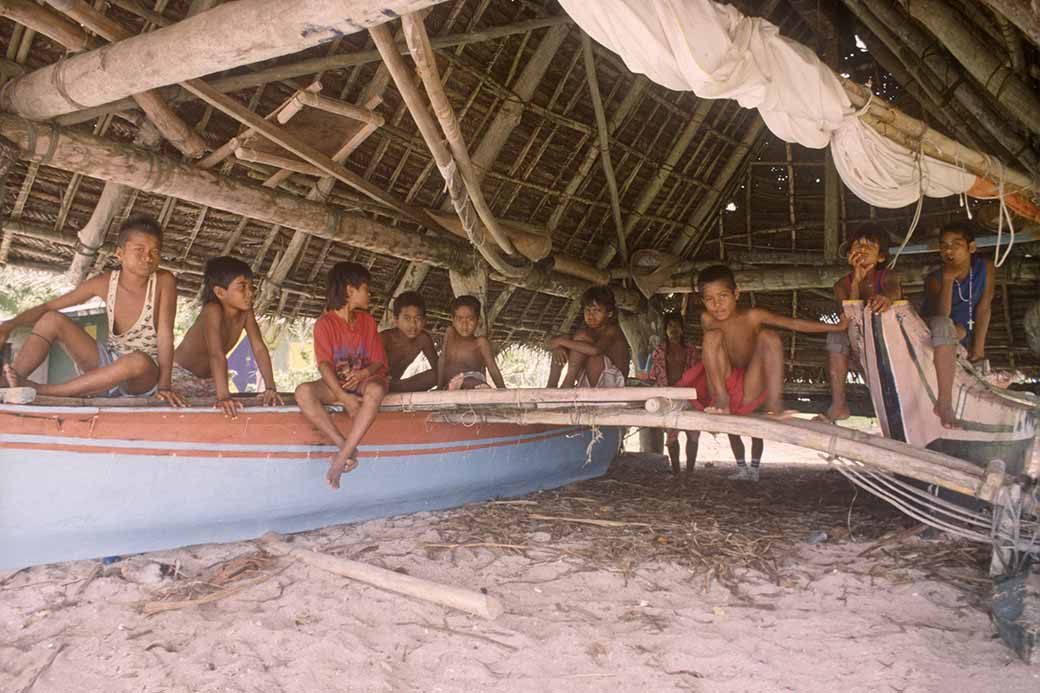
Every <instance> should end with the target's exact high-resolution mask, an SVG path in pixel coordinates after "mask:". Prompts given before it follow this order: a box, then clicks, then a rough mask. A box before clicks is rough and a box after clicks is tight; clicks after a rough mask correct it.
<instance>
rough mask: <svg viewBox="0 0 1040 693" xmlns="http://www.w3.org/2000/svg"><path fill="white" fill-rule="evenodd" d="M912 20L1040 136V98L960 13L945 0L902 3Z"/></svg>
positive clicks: (906, 1)
mask: <svg viewBox="0 0 1040 693" xmlns="http://www.w3.org/2000/svg"><path fill="white" fill-rule="evenodd" d="M901 2H902V3H903V5H904V7H906V9H907V11H908V12H909V13H910V16H911V17H913V18H914V19H916V20H917V21H919V22H920V23H921V24H923V25H924V26H925V27H927V28H928V30H929V31H930V32H931V33H932V34H933V35H934V36H935V37H936V38H938V39H939V41H940V42H942V44H943V47H945V48H946V50H948V51H949V52H950V53H951V54H952V55H953V56H954V57H955V58H957V61H958V62H960V64H961V65H963V66H964V67H965V69H967V71H968V73H969V74H970V75H971V76H972V77H974V78H975V80H976V81H977V82H978V83H979V84H981V85H982V86H983V87H984V88H985V89H986V91H988V92H989V93H990V94H992V95H993V97H994V98H995V99H996V100H997V101H999V102H1000V104H1001V105H1002V106H1004V108H1006V109H1007V110H1008V111H1009V112H1010V113H1011V114H1012V115H1014V116H1015V118H1016V119H1017V120H1018V121H1019V122H1021V123H1022V124H1023V125H1025V126H1026V128H1028V129H1029V130H1030V131H1031V132H1033V133H1034V134H1040V96H1038V95H1037V91H1036V89H1035V88H1033V87H1032V86H1031V85H1030V84H1029V82H1028V81H1027V79H1023V78H1022V77H1020V76H1019V75H1017V74H1015V72H1014V71H1013V70H1012V69H1011V68H1010V67H1007V66H1005V65H1004V64H1003V62H1002V61H1001V59H1000V56H999V55H997V54H996V53H995V52H994V51H992V50H990V49H989V47H988V46H987V44H986V42H985V41H983V40H981V39H980V38H979V37H978V36H977V35H976V34H975V32H974V30H973V29H972V28H971V27H969V26H965V24H964V21H963V19H962V18H961V15H960V13H958V12H957V11H956V10H955V9H954V8H952V7H951V6H950V5H949V4H947V3H946V2H944V1H943V0H913V1H912V2H909V1H908V0H901Z"/></svg>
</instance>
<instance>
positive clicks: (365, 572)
mask: <svg viewBox="0 0 1040 693" xmlns="http://www.w3.org/2000/svg"><path fill="white" fill-rule="evenodd" d="M260 543H261V544H262V545H263V546H264V547H265V548H267V549H269V550H270V549H274V550H275V552H277V553H278V554H279V555H282V556H284V557H287V558H295V559H296V560H298V561H300V562H301V563H306V564H307V565H309V566H313V567H315V568H320V569H321V570H324V571H326V572H329V573H333V574H334V575H340V576H342V577H345V578H350V579H351V580H357V581H358V582H364V583H365V584H368V585H372V586H373V587H378V588H379V589H382V590H387V591H388V592H396V593H397V594H403V595H405V596H406V597H414V598H415V599H422V600H423V601H427V602H432V603H434V604H440V605H441V606H447V607H450V608H452V609H458V610H459V611H465V612H466V613H470V614H473V615H475V616H480V617H481V618H486V619H488V620H494V619H496V618H498V617H499V616H501V615H502V611H503V609H502V603H501V602H500V601H499V600H498V599H496V598H495V597H492V596H491V595H489V594H483V593H481V592H477V591H474V590H469V589H466V588H464V587H456V586H454V585H444V584H441V583H439V582H432V581H430V580H424V579H422V578H417V577H415V576H412V575H404V574H403V573H398V572H395V571H393V570H386V569H385V568H378V567H376V566H374V565H369V564H367V563H361V562H359V561H350V560H347V559H345V558H338V557H336V556H329V555H328V554H324V553H319V552H317V551H310V550H308V549H303V548H299V547H296V546H293V545H292V544H289V543H287V542H285V541H283V540H282V537H281V535H278V534H274V533H268V534H265V535H264V536H263V537H261V538H260Z"/></svg>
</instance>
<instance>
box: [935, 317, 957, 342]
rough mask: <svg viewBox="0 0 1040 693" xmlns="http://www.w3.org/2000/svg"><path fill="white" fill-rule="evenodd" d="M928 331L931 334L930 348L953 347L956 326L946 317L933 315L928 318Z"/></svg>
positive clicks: (955, 338)
mask: <svg viewBox="0 0 1040 693" xmlns="http://www.w3.org/2000/svg"><path fill="white" fill-rule="evenodd" d="M928 331H929V332H931V333H932V348H933V349H934V348H937V347H942V346H953V345H955V344H957V342H958V341H959V340H958V339H957V326H956V325H954V324H953V320H952V319H951V318H950V317H949V316H948V315H933V316H931V317H930V318H928Z"/></svg>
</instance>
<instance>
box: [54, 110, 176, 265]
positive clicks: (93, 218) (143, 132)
mask: <svg viewBox="0 0 1040 693" xmlns="http://www.w3.org/2000/svg"><path fill="white" fill-rule="evenodd" d="M160 141H161V135H160V133H159V130H158V128H156V127H155V126H154V125H153V124H152V123H151V122H150V121H149V122H144V123H141V126H140V129H139V130H138V131H137V136H136V137H134V144H136V145H137V146H139V147H144V148H145V149H150V150H153V151H154V150H156V149H158V148H159V143H160ZM129 194H130V189H129V188H127V187H126V186H125V185H120V184H119V183H112V182H108V183H105V187H104V188H102V189H101V195H100V196H99V197H98V201H97V204H96V205H94V211H93V212H91V214H90V219H89V220H87V223H86V225H85V226H84V227H83V228H82V229H80V230H79V234H78V236H79V242H78V243H77V244H76V254H75V255H73V256H72V261H71V262H70V263H69V269H68V270H67V271H66V272H65V277H66V278H67V279H68V280H69V282H71V283H72V284H77V285H78V284H79V283H80V282H82V281H83V280H84V279H85V278H86V277H87V273H88V272H90V268H91V267H92V266H93V264H94V258H95V257H96V256H97V251H98V249H99V248H100V247H101V244H102V243H104V241H105V235H106V234H107V233H108V230H109V228H110V227H111V226H112V221H113V220H114V219H115V218H116V216H117V215H118V214H119V213H120V212H121V211H122V210H123V209H124V208H125V207H126V204H127V198H128V196H129Z"/></svg>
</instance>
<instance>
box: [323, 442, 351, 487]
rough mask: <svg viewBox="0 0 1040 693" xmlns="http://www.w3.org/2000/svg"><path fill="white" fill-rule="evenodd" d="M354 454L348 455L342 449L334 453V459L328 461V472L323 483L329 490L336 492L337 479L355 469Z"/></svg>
mask: <svg viewBox="0 0 1040 693" xmlns="http://www.w3.org/2000/svg"><path fill="white" fill-rule="evenodd" d="M354 454H355V453H353V452H350V453H348V452H347V449H346V448H343V449H342V450H340V451H339V452H338V453H336V456H335V457H333V458H332V459H331V460H329V471H328V474H326V475H325V481H326V482H327V483H328V485H329V488H331V489H333V490H338V489H339V478H340V477H341V476H343V475H344V474H347V473H349V472H352V471H354V470H355V469H357V466H358V461H357V458H356V457H354Z"/></svg>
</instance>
